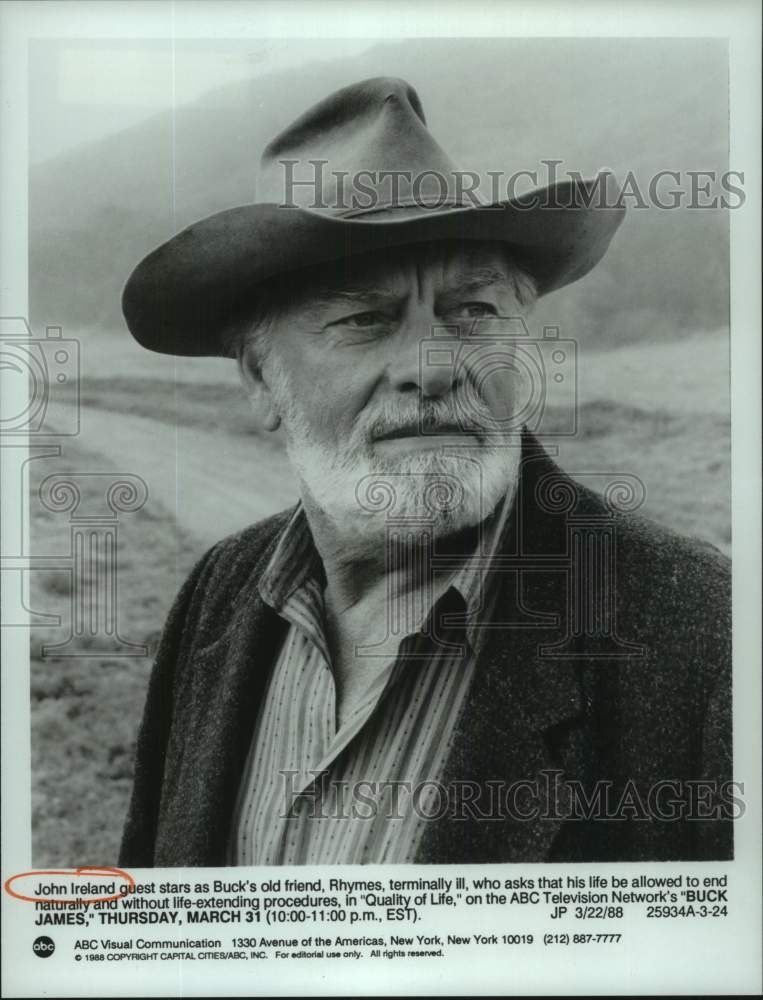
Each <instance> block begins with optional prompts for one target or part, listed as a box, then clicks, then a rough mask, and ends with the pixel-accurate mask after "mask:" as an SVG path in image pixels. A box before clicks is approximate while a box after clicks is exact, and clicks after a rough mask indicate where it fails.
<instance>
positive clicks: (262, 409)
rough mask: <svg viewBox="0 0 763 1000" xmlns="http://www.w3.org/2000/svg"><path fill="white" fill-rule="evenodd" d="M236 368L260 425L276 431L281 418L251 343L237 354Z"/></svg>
mask: <svg viewBox="0 0 763 1000" xmlns="http://www.w3.org/2000/svg"><path fill="white" fill-rule="evenodd" d="M238 370H239V374H240V375H241V382H242V383H243V386H244V390H245V392H246V394H247V396H248V397H249V402H250V403H251V406H252V409H253V410H254V412H255V414H256V415H257V416H258V418H259V420H260V422H261V424H262V426H263V427H264V428H265V430H268V431H277V430H278V428H279V427H280V426H281V418H280V416H279V415H278V411H277V410H276V406H275V400H274V399H273V393H272V391H271V389H270V386H269V385H268V383H267V381H266V380H265V378H264V376H263V373H262V365H261V363H260V360H259V358H258V357H257V352H256V350H255V347H254V345H253V344H247V346H246V347H245V348H244V349H243V351H242V352H241V354H240V355H239V358H238Z"/></svg>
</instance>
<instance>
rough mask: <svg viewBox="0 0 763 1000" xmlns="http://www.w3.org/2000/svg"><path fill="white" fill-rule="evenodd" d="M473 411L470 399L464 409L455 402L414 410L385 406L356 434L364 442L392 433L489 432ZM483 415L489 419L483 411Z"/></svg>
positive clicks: (427, 405)
mask: <svg viewBox="0 0 763 1000" xmlns="http://www.w3.org/2000/svg"><path fill="white" fill-rule="evenodd" d="M475 409H476V408H475V404H474V401H473V400H470V402H469V405H468V407H467V406H466V405H464V403H460V404H459V402H458V401H457V400H455V399H451V401H449V402H446V401H440V400H437V401H434V402H432V401H430V402H426V403H423V404H422V405H420V406H417V407H415V408H412V407H406V408H404V409H403V408H401V407H400V405H399V404H388V405H386V406H384V408H383V409H382V410H381V411H380V412H377V413H376V415H375V416H373V417H370V418H369V419H368V420H367V421H366V422H364V425H363V427H362V429H361V430H360V433H361V434H362V437H363V438H364V439H365V440H366V441H377V440H379V439H380V438H385V437H390V436H393V435H396V434H419V433H424V434H438V433H448V432H450V433H453V434H463V433H466V432H470V431H471V432H477V433H479V432H480V431H484V432H489V431H491V430H493V429H494V425H493V423H491V422H489V421H488V420H484V419H480V414H479V413H478V412H475ZM485 416H488V417H489V412H488V411H487V408H485Z"/></svg>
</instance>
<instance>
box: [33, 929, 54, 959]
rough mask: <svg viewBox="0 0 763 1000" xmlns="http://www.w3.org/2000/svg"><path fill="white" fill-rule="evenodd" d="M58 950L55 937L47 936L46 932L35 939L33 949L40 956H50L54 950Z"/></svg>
mask: <svg viewBox="0 0 763 1000" xmlns="http://www.w3.org/2000/svg"><path fill="white" fill-rule="evenodd" d="M55 950H56V945H55V942H54V941H53V938H49V937H46V936H45V935H44V934H43V935H41V936H40V937H38V938H35V939H34V944H33V945H32V951H33V952H34V953H35V955H36V956H37V957H38V958H50V956H51V955H52V954H53V952H54V951H55Z"/></svg>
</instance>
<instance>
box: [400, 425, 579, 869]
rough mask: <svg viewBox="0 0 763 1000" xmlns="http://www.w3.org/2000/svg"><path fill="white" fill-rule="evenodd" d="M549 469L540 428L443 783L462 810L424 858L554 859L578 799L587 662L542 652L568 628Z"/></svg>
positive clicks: (559, 526) (562, 538) (446, 820)
mask: <svg viewBox="0 0 763 1000" xmlns="http://www.w3.org/2000/svg"><path fill="white" fill-rule="evenodd" d="M549 474H553V475H554V476H555V477H556V476H559V477H562V479H561V481H562V482H563V481H564V479H566V477H565V476H564V474H563V473H562V472H561V471H560V470H559V469H558V467H557V466H556V465H555V464H554V463H553V462H552V461H551V460H550V459H549V457H548V456H547V454H546V453H545V452H544V451H543V449H542V448H541V447H540V446H539V445H538V444H537V442H536V441H535V440H534V439H533V438H532V437H531V436H529V435H528V436H527V440H526V443H525V448H524V450H523V459H522V472H521V476H520V483H519V489H518V493H517V498H516V502H515V505H514V512H513V514H512V517H511V518H510V519H509V523H508V526H507V530H506V534H505V537H504V540H503V543H502V545H501V553H502V558H501V559H499V560H498V563H497V566H496V569H495V574H496V576H495V578H494V582H493V586H494V588H495V593H496V601H495V604H494V607H493V612H492V615H491V616H490V627H489V628H488V629H487V631H486V634H485V639H484V641H483V644H482V647H481V651H480V654H479V656H478V661H477V665H476V670H475V675H474V680H473V682H472V687H471V689H470V692H469V695H468V697H467V699H466V700H465V706H464V708H463V710H462V713H461V717H460V719H459V722H458V724H457V727H456V730H455V732H454V735H453V740H452V747H451V751H450V754H449V756H448V759H447V763H446V767H445V773H444V776H443V779H442V780H443V783H444V784H445V787H446V789H447V794H448V796H449V799H448V801H449V804H450V807H451V808H450V812H449V814H447V815H445V816H444V817H443V818H442V819H438V820H436V821H432V822H429V823H428V825H427V828H426V830H425V833H424V836H423V837H422V841H421V844H420V847H419V851H418V854H417V860H418V861H422V862H434V861H437V862H444V863H448V862H450V863H455V862H464V861H468V862H473V863H480V862H488V861H512V862H522V861H525V862H530V861H541V860H543V859H544V858H546V857H547V856H548V854H549V852H550V851H551V849H552V844H553V841H554V838H555V837H556V835H557V833H558V832H559V829H560V826H561V822H562V820H561V818H560V817H562V816H563V815H564V813H565V811H566V806H567V803H568V793H567V786H566V785H565V784H564V783H562V781H561V780H560V779H561V778H562V776H563V775H564V777H569V776H570V774H571V772H572V773H574V774H575V776H576V775H577V773H578V772H579V771H581V770H583V769H584V767H585V761H584V760H581V759H579V758H580V756H581V752H580V747H581V740H580V738H579V734H578V738H574V734H573V738H570V733H571V731H572V730H575V729H578V730H579V729H580V728H581V724H582V723H583V715H584V698H583V697H582V692H581V686H580V683H579V679H578V668H577V667H576V666H575V665H574V662H573V661H572V660H570V659H566V660H562V659H559V658H554V659H552V658H549V657H548V656H544V655H542V653H541V647H542V646H543V645H544V644H547V643H554V642H558V641H559V639H560V638H561V636H562V634H563V629H564V626H565V608H566V597H567V589H566V577H565V572H564V570H563V569H561V568H560V559H559V556H560V554H562V553H563V552H564V551H565V548H566V544H567V543H566V524H565V518H564V517H563V516H561V515H559V516H554V515H552V514H550V513H548V512H543V513H541V510H540V507H539V505H538V502H537V496H536V487H537V484H538V482H539V481H540V479H541V477H543V476H546V475H549ZM568 484H569V486H571V487H572V488H574V486H573V484H572V482H571V481H570V480H568ZM555 557H556V558H555ZM518 559H521V563H522V568H521V570H520V568H519V567H518V565H517V560H518ZM554 562H555V564H556V568H554V567H553V566H551V565H549V564H550V563H554ZM560 734H563V737H564V738H561V739H560V738H558V737H559V736H560ZM585 743H586V741H585V739H583V740H582V746H583V747H584V746H585ZM564 748H566V750H567V752H565V749H564ZM576 756H577V758H578V759H576ZM583 756H585V752H584V751H583ZM467 800H471V801H467ZM454 814H455V817H456V818H455V819H454V818H453V817H454Z"/></svg>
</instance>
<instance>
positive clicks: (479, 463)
mask: <svg viewBox="0 0 763 1000" xmlns="http://www.w3.org/2000/svg"><path fill="white" fill-rule="evenodd" d="M269 368H270V371H269V373H268V374H269V376H270V381H271V388H272V389H273V391H274V395H275V401H276V405H277V407H278V411H279V414H280V416H281V418H282V421H283V424H284V427H285V430H286V436H287V453H288V455H289V459H290V461H291V463H292V466H293V467H294V469H295V471H296V473H297V475H298V477H299V479H300V483H301V487H302V490H303V496H304V495H305V494H306V495H307V496H308V497H309V498H310V500H311V501H312V503H313V504H315V506H316V507H317V508H318V509H319V510H320V511H322V513H323V515H324V516H325V517H326V518H327V519H328V520H329V521H330V522H331V523H332V524H333V525H334V527H335V530H336V531H337V534H338V536H339V537H345V538H347V540H348V542H351V541H361V540H368V539H370V538H373V537H375V536H376V537H378V536H383V535H384V534H385V532H386V531H388V529H389V527H390V524H391V522H394V524H395V527H396V529H397V530H398V531H399V530H400V529H403V531H404V532H410V533H411V535H412V536H421V535H422V534H423V533H426V534H428V535H430V536H431V537H433V538H440V537H445V536H447V535H450V534H454V533H456V532H458V531H461V530H463V529H466V528H469V527H472V526H474V525H477V524H479V523H481V522H482V521H483V520H484V519H485V518H487V517H488V516H489V515H490V514H492V513H493V511H494V510H495V508H496V507H497V505H498V503H499V501H500V500H501V498H502V497H503V496H504V495H505V494H506V493H507V492H508V491H511V492H512V493H513V490H514V488H515V486H516V482H517V477H518V470H519V462H520V457H521V454H520V452H521V449H520V434H519V433H518V432H516V431H515V432H512V433H511V434H506V435H505V436H502V437H501V438H500V439H499V438H498V437H497V436H496V435H495V433H493V434H492V435H491V436H489V437H487V439H486V440H483V441H482V442H478V441H477V440H476V439H475V438H474V437H470V438H468V439H466V438H465V440H469V441H470V444H466V443H465V444H464V445H453V444H450V445H447V444H442V443H435V441H434V439H433V447H432V448H427V449H425V450H418V449H417V450H416V451H414V452H408V453H407V454H403V455H399V456H393V455H389V454H387V455H379V454H378V452H377V450H376V449H375V448H374V444H373V442H372V441H371V439H370V436H369V430H370V426H371V424H372V423H373V421H371V422H368V421H366V422H365V423H364V424H363V425H359V426H357V427H356V429H355V430H354V431H353V434H352V435H351V438H350V440H349V441H348V442H347V445H346V447H333V446H331V447H329V446H327V445H326V444H325V442H323V441H321V440H320V439H319V438H318V437H317V436H316V434H315V429H314V427H313V425H312V423H311V422H310V421H309V420H308V419H307V417H306V416H305V413H304V411H303V410H302V409H301V407H300V406H299V404H298V402H297V399H296V394H295V393H293V392H292V391H291V387H290V384H289V379H288V376H287V374H286V372H285V370H284V369H283V368H282V367H281V365H280V364H279V363H278V362H276V361H275V359H269ZM399 410H400V407H397V408H395V411H394V413H395V415H398V414H399ZM386 415H387V416H390V415H391V414H390V413H387V414H386ZM411 540H412V541H413V538H412V539H411Z"/></svg>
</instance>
